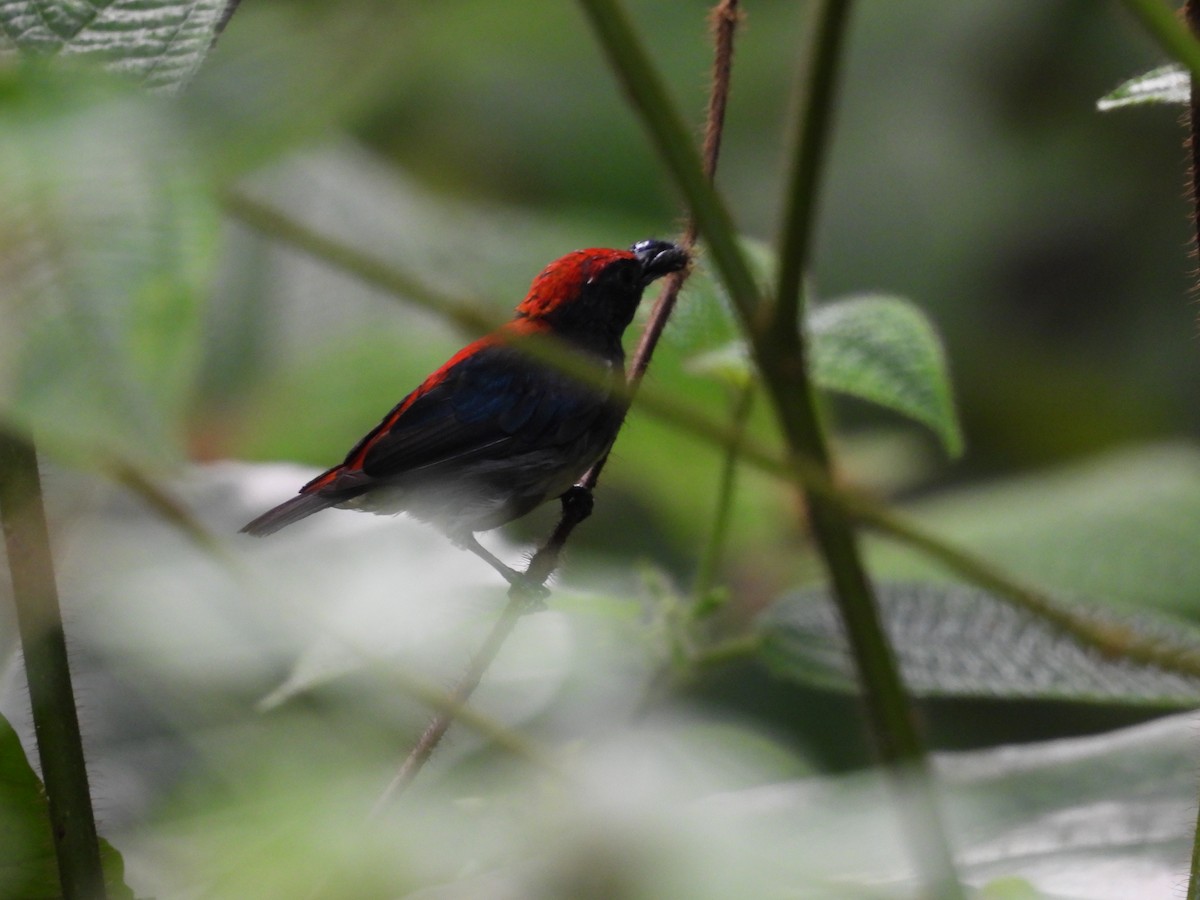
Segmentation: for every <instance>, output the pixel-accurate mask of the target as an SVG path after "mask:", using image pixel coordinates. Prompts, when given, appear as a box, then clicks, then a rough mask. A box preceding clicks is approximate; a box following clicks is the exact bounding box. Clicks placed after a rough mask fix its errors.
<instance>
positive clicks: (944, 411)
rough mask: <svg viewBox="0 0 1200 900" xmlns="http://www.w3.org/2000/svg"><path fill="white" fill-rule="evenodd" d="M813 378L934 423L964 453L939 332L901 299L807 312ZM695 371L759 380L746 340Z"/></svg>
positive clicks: (854, 300) (693, 365) (709, 356)
mask: <svg viewBox="0 0 1200 900" xmlns="http://www.w3.org/2000/svg"><path fill="white" fill-rule="evenodd" d="M808 335H809V347H810V352H811V354H812V361H811V365H812V377H813V380H814V381H815V382H816V384H817V385H818V386H819V387H821V388H824V389H825V390H829V391H838V392H839V393H843V394H850V395H852V396H855V397H860V398H862V399H864V400H869V401H871V402H872V403H878V404H879V405H880V406H884V407H887V408H888V409H891V410H894V411H896V412H898V413H901V414H903V415H905V416H908V417H909V418H912V419H915V420H917V421H918V422H921V423H922V424H924V425H927V426H929V428H931V429H932V430H933V432H934V433H935V434H936V435H937V436H938V437H939V438H940V439H941V441H942V444H943V445H944V446H945V448H946V452H948V453H949V454H950V455H951V456H957V455H958V454H959V453H961V452H962V431H961V429H960V427H959V424H958V416H957V414H956V413H955V411H954V400H953V396H952V391H951V388H950V373H949V369H948V367H947V365H946V357H945V354H944V352H943V351H942V344H941V340H940V338H939V337H938V334H937V331H936V330H935V329H934V327H933V325H932V323H930V321H929V319H928V318H927V317H926V316H925V314H924V313H923V312H922V311H921V310H920V309H919V308H918V307H916V306H914V305H913V304H912V303H910V302H908V301H907V300H902V299H900V298H898V297H876V296H864V297H851V298H848V299H845V300H839V301H836V302H834V303H828V304H825V305H822V306H818V307H816V308H814V309H813V310H811V311H810V312H809V314H808ZM689 368H690V369H691V371H693V372H696V373H697V374H701V375H706V376H709V377H712V378H715V379H716V380H718V381H721V382H724V383H726V384H731V385H733V386H735V387H736V386H740V385H744V384H746V383H747V382H748V381H749V380H750V379H752V378H754V377H755V371H754V364H753V363H752V362H751V360H750V355H749V353H748V351H747V349H746V344H745V342H744V341H741V340H737V341H733V342H731V343H728V344H725V345H724V346H721V347H718V348H716V349H715V350H708V351H706V352H704V353H701V354H699V355H698V356H695V357H693V358H692V359H691V360H690V361H689Z"/></svg>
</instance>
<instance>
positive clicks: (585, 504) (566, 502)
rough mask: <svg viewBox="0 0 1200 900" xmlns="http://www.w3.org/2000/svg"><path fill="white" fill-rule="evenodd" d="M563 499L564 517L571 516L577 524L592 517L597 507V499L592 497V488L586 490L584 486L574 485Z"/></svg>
mask: <svg viewBox="0 0 1200 900" xmlns="http://www.w3.org/2000/svg"><path fill="white" fill-rule="evenodd" d="M561 499H562V509H563V515H565V516H571V517H572V518H574V519H575V521H577V522H582V521H583V520H584V519H586V518H587V517H588V516H590V515H591V514H592V509H593V508H594V507H595V505H596V498H595V497H594V496H592V490H591V488H586V487H584V486H583V485H582V484H576V485H572V486H571V487H570V488H568V489H567V491H566V493H564V494H563V495H562V498H561Z"/></svg>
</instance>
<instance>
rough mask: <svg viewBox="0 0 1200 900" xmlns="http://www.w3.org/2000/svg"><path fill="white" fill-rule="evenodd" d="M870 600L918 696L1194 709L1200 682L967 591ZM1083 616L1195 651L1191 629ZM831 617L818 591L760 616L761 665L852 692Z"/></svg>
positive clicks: (888, 588)
mask: <svg viewBox="0 0 1200 900" xmlns="http://www.w3.org/2000/svg"><path fill="white" fill-rule="evenodd" d="M878 596H879V605H880V614H881V615H882V617H883V620H884V626H885V628H886V629H887V632H888V636H889V637H890V638H891V642H892V646H893V647H894V648H895V649H896V654H897V656H898V657H899V661H900V667H901V671H902V673H903V675H904V681H905V683H906V684H907V685H908V687H909V689H910V690H912V692H913V693H914V694H916V695H918V696H924V697H996V698H1003V699H1036V700H1071V701H1077V702H1087V703H1128V704H1135V705H1153V706H1165V707H1171V706H1182V707H1193V706H1198V705H1200V678H1187V677H1184V676H1180V675H1176V674H1173V673H1169V672H1163V671H1162V670H1160V669H1156V668H1153V667H1150V666H1144V665H1135V664H1132V663H1129V662H1126V661H1124V660H1121V659H1113V658H1109V657H1105V656H1103V655H1101V654H1100V653H1099V652H1097V651H1096V650H1093V649H1091V648H1087V647H1084V646H1082V645H1080V644H1079V643H1077V642H1076V641H1075V640H1074V639H1072V638H1071V637H1070V636H1068V635H1065V634H1063V633H1062V632H1061V631H1060V630H1058V629H1056V628H1054V627H1052V626H1050V625H1048V624H1047V623H1045V622H1044V621H1042V620H1041V619H1038V618H1036V617H1034V616H1032V615H1029V614H1028V613H1025V612H1023V611H1021V610H1018V609H1016V608H1014V607H1012V606H1010V605H1009V604H1006V603H1002V602H1000V601H998V600H996V599H995V598H993V597H992V596H990V595H988V594H986V593H983V592H981V591H978V590H976V589H974V588H967V587H959V586H955V585H948V586H943V585H920V584H909V585H900V584H882V585H879V587H878ZM1083 614H1084V615H1090V616H1094V617H1095V618H1096V619H1097V620H1100V621H1106V622H1111V623H1112V624H1114V625H1116V624H1120V625H1121V626H1123V627H1125V628H1128V629H1132V630H1135V631H1137V632H1139V633H1141V634H1143V635H1149V636H1152V637H1158V638H1159V639H1160V640H1161V641H1162V642H1163V643H1164V644H1165V645H1169V646H1174V647H1183V648H1187V649H1189V650H1192V651H1193V652H1195V653H1197V654H1200V633H1198V632H1196V631H1195V630H1193V629H1189V628H1186V627H1185V626H1182V625H1180V624H1178V623H1174V624H1171V625H1170V626H1168V624H1167V623H1165V622H1161V621H1153V620H1150V619H1147V618H1139V619H1131V620H1127V621H1121V622H1119V623H1117V622H1116V621H1114V619H1113V617H1112V616H1111V614H1109V615H1107V616H1105V615H1102V614H1100V613H1096V612H1094V611H1083ZM839 622H840V620H839V619H838V616H837V614H836V611H835V609H834V606H833V603H832V600H831V599H830V597H829V596H828V595H827V594H826V593H824V592H821V591H812V592H804V593H800V594H792V595H789V596H787V597H785V598H783V599H782V600H780V601H779V602H778V603H776V604H775V605H774V606H772V607H771V609H770V611H769V612H768V613H767V614H766V615H765V616H764V617H763V618H762V620H761V621H760V627H761V628H762V629H763V631H764V635H765V641H764V644H763V651H762V652H763V654H764V657H763V658H764V661H765V662H766V663H767V664H768V665H769V666H770V667H771V668H772V669H773V670H774V671H775V672H776V673H778V674H780V675H782V676H784V677H787V678H790V679H793V680H797V681H802V682H805V683H815V684H819V685H824V686H829V687H834V688H837V689H840V690H853V689H854V684H855V682H854V675H853V665H852V662H851V660H850V657H849V652H848V649H847V645H846V640H845V637H844V634H843V632H842V628H841V626H840V624H839Z"/></svg>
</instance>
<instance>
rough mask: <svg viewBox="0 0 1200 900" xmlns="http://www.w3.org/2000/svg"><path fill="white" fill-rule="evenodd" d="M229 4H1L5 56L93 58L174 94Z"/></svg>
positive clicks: (171, 0)
mask: <svg viewBox="0 0 1200 900" xmlns="http://www.w3.org/2000/svg"><path fill="white" fill-rule="evenodd" d="M228 3H229V0H150V2H147V0H67V2H64V0H0V55H3V54H4V53H6V52H7V53H12V52H21V53H26V54H31V55H38V56H51V55H55V54H59V55H62V56H77V57H89V58H95V59H98V60H100V61H102V62H103V63H104V65H105V68H107V69H108V70H109V71H111V72H119V73H122V74H129V75H133V76H134V77H135V78H137V79H138V80H139V81H141V82H142V83H143V84H144V85H145V86H147V87H149V88H155V89H175V88H178V87H179V86H180V85H182V84H183V83H184V82H185V81H187V80H188V78H190V77H191V76H192V74H193V73H195V71H196V69H197V68H199V66H200V63H201V62H202V61H203V59H204V56H205V54H206V53H207V52H208V48H209V47H210V46H212V42H213V38H214V37H215V35H216V31H217V26H218V24H219V23H220V21H221V16H222V15H223V13H224V12H225V7H226V5H227V4H228Z"/></svg>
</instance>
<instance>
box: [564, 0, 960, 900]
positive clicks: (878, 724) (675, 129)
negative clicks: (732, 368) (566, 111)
mask: <svg viewBox="0 0 1200 900" xmlns="http://www.w3.org/2000/svg"><path fill="white" fill-rule="evenodd" d="M582 2H583V3H584V6H585V8H586V10H587V12H588V14H589V18H590V20H591V23H592V26H593V29H594V31H595V32H596V34H597V36H598V37H599V38H600V42H601V44H602V45H603V47H604V50H605V52H606V53H607V55H608V58H609V63H610V65H611V66H612V68H613V69H614V71H615V72H616V73H617V75H618V77H619V78H620V79H621V82H622V84H623V86H624V88H625V90H626V92H627V93H628V94H629V97H630V100H631V103H632V104H633V106H634V108H635V109H636V110H637V112H638V113H639V114H640V115H641V117H642V120H643V124H644V125H645V126H646V128H647V130H648V131H649V132H650V134H651V136H652V137H653V139H654V141H655V145H656V148H657V149H658V151H659V153H660V155H661V157H662V158H663V160H664V161H665V162H666V163H667V165H668V168H669V169H670V171H671V174H672V176H674V178H675V180H676V183H677V186H678V187H679V188H680V190H682V191H683V193H684V195H685V196H686V198H687V200H688V203H689V205H690V207H691V210H692V215H693V216H694V217H695V220H696V222H697V224H698V225H699V227H700V231H701V233H702V234H703V235H704V237H705V239H706V240H707V241H708V243H709V246H710V248H711V249H712V252H713V257H714V260H715V261H716V263H717V267H718V269H719V270H720V272H721V276H722V279H723V280H724V282H725V285H726V287H727V288H728V290H729V292H730V295H731V297H732V299H733V301H734V306H735V308H736V309H737V310H738V313H739V315H740V317H741V319H742V324H743V328H744V330H745V332H746V334H747V335H748V337H749V339H750V343H751V350H752V353H753V356H754V359H755V362H756V363H757V365H758V369H759V372H760V373H761V376H762V379H763V384H764V387H765V389H766V391H767V393H768V395H769V396H770V398H771V400H772V403H773V406H774V408H775V411H776V415H777V418H778V419H779V422H780V426H781V428H782V431H783V433H784V437H785V439H786V440H787V444H788V449H789V451H790V454H791V457H792V459H793V460H795V461H796V463H797V465H798V466H804V467H813V468H816V469H817V470H818V472H819V474H820V475H822V476H825V477H826V478H827V477H828V475H829V456H828V450H827V448H826V446H825V438H824V432H823V429H822V425H821V422H820V419H819V416H818V413H817V407H816V401H815V397H814V394H813V386H812V383H811V381H810V380H809V378H808V373H807V371H806V368H805V364H804V358H805V357H804V343H803V338H802V335H801V333H800V323H799V315H798V314H799V313H800V312H801V304H800V274H801V273H802V272H803V271H804V270H805V268H806V266H807V262H808V253H809V245H810V243H811V242H810V240H809V237H808V236H809V233H810V231H811V222H810V220H811V217H812V214H813V210H814V207H815V204H814V203H813V202H812V191H813V189H814V187H815V184H816V175H817V168H818V166H819V162H820V159H821V155H822V150H821V145H822V144H823V143H824V141H825V137H826V132H827V127H826V126H827V124H828V120H829V115H828V113H827V112H826V111H825V110H826V108H827V107H828V106H829V105H830V103H831V94H830V92H831V89H832V85H833V83H834V81H835V78H834V72H835V67H836V64H837V60H838V50H839V49H840V44H841V40H840V34H841V33H842V31H843V30H844V27H845V21H846V17H847V11H848V7H849V3H848V0H826V2H824V3H822V4H821V5H820V6H819V7H818V11H817V16H818V18H817V27H816V28H815V30H814V41H816V43H815V44H814V47H813V50H814V52H813V53H812V54H811V55H810V66H811V67H810V69H809V71H808V77H807V78H806V85H805V90H806V93H807V96H808V101H807V102H806V103H805V104H804V109H805V110H806V114H805V116H804V118H805V119H806V120H807V119H809V118H811V117H813V116H815V117H816V121H815V123H813V122H809V121H805V122H803V123H802V125H801V133H800V140H799V141H798V145H797V150H796V156H795V158H794V165H793V176H792V178H791V183H792V185H793V186H795V187H796V191H797V193H795V194H793V195H792V196H791V197H790V203H791V204H792V207H793V209H792V211H789V213H788V215H787V216H786V217H785V222H786V227H785V229H784V238H783V240H784V242H785V243H784V251H783V253H781V258H784V259H786V258H787V257H788V256H793V255H794V256H795V257H797V258H796V259H794V260H792V261H790V262H788V263H786V264H785V267H784V271H783V274H784V276H785V277H786V278H787V279H788V281H786V282H784V283H782V284H781V285H780V290H788V291H790V292H791V294H790V295H789V296H787V297H783V296H780V295H777V297H776V302H775V304H774V306H772V304H771V303H770V302H769V301H765V300H764V298H762V297H761V295H760V293H759V291H758V289H757V287H756V285H755V284H754V281H753V279H752V278H750V277H749V266H748V263H747V262H746V259H745V257H744V255H743V254H742V252H741V249H740V247H739V246H738V245H737V241H736V237H735V234H734V231H733V226H732V223H731V221H730V219H729V217H728V214H727V213H726V212H725V208H724V206H723V205H722V204H721V202H720V200H719V198H718V197H717V195H716V193H715V192H714V191H713V189H712V188H711V186H710V185H709V183H708V181H707V180H706V179H704V178H703V173H702V172H701V171H700V170H699V164H698V161H697V160H696V159H695V157H694V154H693V153H691V152H689V150H690V143H688V142H686V141H684V140H682V139H681V137H680V132H681V131H682V126H681V125H680V124H679V121H678V117H677V115H676V114H675V112H674V109H673V107H672V106H671V104H670V103H669V101H668V100H667V98H666V93H665V91H664V90H663V88H662V85H661V83H660V81H659V79H658V76H657V73H656V72H655V71H654V68H653V66H652V65H651V63H650V61H649V58H648V56H647V54H646V53H645V51H644V49H643V48H642V45H641V42H640V41H639V40H638V38H637V36H636V34H635V33H634V32H633V29H632V27H631V25H630V23H629V20H628V18H627V17H626V15H625V13H624V11H623V10H622V9H621V8H620V7H619V5H618V4H617V2H616V0H582ZM784 317H785V318H784ZM795 483H796V484H797V486H798V487H800V488H801V489H803V490H805V493H806V496H807V499H808V503H809V521H810V524H811V528H812V533H813V537H814V538H815V542H816V546H817V550H818V552H819V554H820V556H821V558H822V560H823V561H824V563H825V568H826V569H827V571H828V574H829V577H830V579H831V581H832V583H833V589H834V595H835V597H836V598H837V600H838V607H839V610H840V611H841V615H842V618H843V621H844V622H845V625H846V630H847V634H848V636H849V639H850V643H851V647H852V650H853V652H854V657H855V661H856V663H857V666H858V671H859V676H860V679H861V681H862V684H863V690H864V699H865V700H866V706H867V712H868V718H869V720H870V722H871V726H872V729H871V730H872V733H873V735H874V737H875V739H876V744H877V750H878V753H879V756H880V759H881V761H882V762H883V763H884V764H886V765H887V766H888V769H889V772H890V773H891V776H892V780H893V783H894V784H896V785H897V786H899V787H900V788H901V792H902V794H903V796H902V797H901V803H900V810H901V815H902V816H904V817H905V819H906V828H905V832H906V835H907V836H908V838H909V839H910V840H911V841H912V844H913V846H912V850H913V854H912V855H913V859H914V862H915V863H916V865H917V868H918V872H919V877H920V878H921V880H922V881H923V882H924V888H925V892H926V893H927V894H928V895H931V896H938V897H960V896H961V895H962V893H961V888H960V886H959V884H958V880H957V877H956V875H955V872H954V867H953V861H952V856H951V854H950V851H949V845H948V841H947V839H946V835H945V830H944V828H943V827H942V824H941V820H940V813H939V812H938V809H937V805H936V803H935V802H934V798H933V795H932V791H931V788H930V785H929V782H928V778H927V776H926V772H927V768H928V765H927V761H926V751H925V747H924V742H923V740H922V739H921V736H920V733H919V732H918V730H917V727H916V724H915V721H914V717H913V713H912V708H911V704H910V702H909V700H908V697H907V695H906V694H905V691H904V687H903V683H902V682H901V680H900V675H899V670H898V667H897V665H896V661H895V658H894V655H893V653H892V650H891V647H890V645H889V644H888V641H887V638H886V635H885V634H884V632H883V627H882V625H881V624H880V622H879V615H878V611H877V609H876V605H875V601H874V596H873V591H872V588H871V585H870V582H869V581H868V579H867V575H866V571H865V569H864V567H863V564H862V560H861V556H860V553H859V550H858V546H857V539H856V536H855V533H854V529H853V522H852V520H851V519H850V518H849V517H848V516H847V515H846V514H845V512H844V510H842V509H841V507H840V506H839V505H838V504H837V503H836V502H833V501H831V499H830V498H829V497H828V495H827V494H826V493H825V492H817V491H813V490H810V489H808V488H807V485H806V479H805V478H803V477H802V476H800V474H799V473H797V474H796V476H795Z"/></svg>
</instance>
